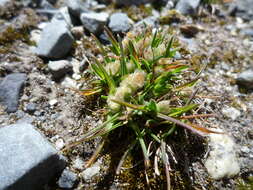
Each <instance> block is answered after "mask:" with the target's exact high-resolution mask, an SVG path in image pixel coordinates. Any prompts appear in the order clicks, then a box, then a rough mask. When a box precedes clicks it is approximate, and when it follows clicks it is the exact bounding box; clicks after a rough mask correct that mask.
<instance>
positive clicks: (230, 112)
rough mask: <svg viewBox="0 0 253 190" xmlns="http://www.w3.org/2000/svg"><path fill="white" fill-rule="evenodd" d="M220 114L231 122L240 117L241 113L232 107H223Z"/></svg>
mask: <svg viewBox="0 0 253 190" xmlns="http://www.w3.org/2000/svg"><path fill="white" fill-rule="evenodd" d="M221 112H222V113H223V114H224V115H225V116H226V117H228V118H231V119H232V120H236V119H237V118H238V117H240V116H241V112H240V111H239V110H237V109H235V108H233V107H227V106H226V107H224V108H223V109H222V110H221Z"/></svg>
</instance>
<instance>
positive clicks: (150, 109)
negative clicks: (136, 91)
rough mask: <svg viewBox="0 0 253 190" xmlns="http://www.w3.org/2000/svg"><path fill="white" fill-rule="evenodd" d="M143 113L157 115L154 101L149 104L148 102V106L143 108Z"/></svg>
mask: <svg viewBox="0 0 253 190" xmlns="http://www.w3.org/2000/svg"><path fill="white" fill-rule="evenodd" d="M144 109H145V111H148V112H154V113H157V106H156V102H155V101H154V100H151V101H150V102H148V104H147V105H146V106H145V107H144Z"/></svg>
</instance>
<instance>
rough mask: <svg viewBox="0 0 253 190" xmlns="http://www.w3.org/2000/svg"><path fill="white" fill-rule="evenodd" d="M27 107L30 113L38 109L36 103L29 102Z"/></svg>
mask: <svg viewBox="0 0 253 190" xmlns="http://www.w3.org/2000/svg"><path fill="white" fill-rule="evenodd" d="M25 109H26V111H27V112H28V113H30V114H33V113H34V112H35V111H36V109H37V105H36V104H35V103H28V104H27V105H26V107H25Z"/></svg>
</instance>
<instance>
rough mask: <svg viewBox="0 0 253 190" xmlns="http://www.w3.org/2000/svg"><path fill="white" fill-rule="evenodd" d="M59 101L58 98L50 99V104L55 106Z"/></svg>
mask: <svg viewBox="0 0 253 190" xmlns="http://www.w3.org/2000/svg"><path fill="white" fill-rule="evenodd" d="M57 103H58V100H56V99H52V100H50V101H49V105H50V106H55V105H56V104H57Z"/></svg>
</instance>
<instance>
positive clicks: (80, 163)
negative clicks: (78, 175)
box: [73, 157, 85, 171]
mask: <svg viewBox="0 0 253 190" xmlns="http://www.w3.org/2000/svg"><path fill="white" fill-rule="evenodd" d="M84 167H85V162H84V160H83V159H82V158H80V157H77V158H76V159H75V160H74V161H73V168H74V169H77V170H80V171H82V170H84Z"/></svg>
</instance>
